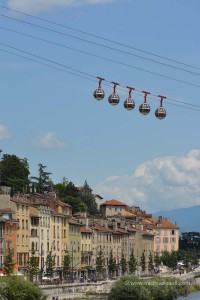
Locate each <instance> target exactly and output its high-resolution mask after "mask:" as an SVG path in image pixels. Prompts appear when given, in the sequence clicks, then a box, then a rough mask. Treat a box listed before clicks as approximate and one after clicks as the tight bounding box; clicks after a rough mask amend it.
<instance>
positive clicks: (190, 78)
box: [0, 0, 200, 213]
mask: <svg viewBox="0 0 200 300" xmlns="http://www.w3.org/2000/svg"><path fill="white" fill-rule="evenodd" d="M0 6H5V7H8V8H10V9H12V10H15V11H20V12H24V13H26V14H29V16H28V15H22V14H19V13H17V12H15V11H11V10H6V9H4V8H2V7H0V15H1V23H0V36H1V39H0V67H1V71H0V86H1V89H0V91H1V106H0V149H1V150H2V151H3V152H2V154H15V155H17V156H19V157H20V158H25V157H26V158H27V159H28V162H29V166H30V173H31V175H32V176H37V174H38V164H39V163H42V164H43V165H45V166H47V168H46V170H47V171H49V172H51V173H52V175H51V178H52V180H53V181H54V182H55V183H58V182H61V181H62V179H63V177H66V178H67V179H68V180H69V181H72V182H73V183H74V184H75V185H78V186H80V185H82V184H84V182H85V180H86V181H87V182H88V184H89V185H90V186H91V188H92V189H93V192H94V193H95V194H99V195H101V196H102V197H103V198H104V200H105V201H106V200H110V199H116V200H119V201H121V202H125V203H126V204H128V205H139V206H140V207H141V208H142V209H145V210H147V211H148V212H152V213H153V212H156V211H160V210H170V209H175V208H179V207H190V206H194V205H198V204H200V133H199V129H198V128H200V102H199V99H200V89H199V88H200V80H199V75H200V51H199V49H200V36H199V35H200V32H199V27H200V19H199V11H200V2H199V0H193V1H192V4H191V1H187V0H177V1H160V0H151V1H149V0H8V1H6V0H3V1H0ZM31 15H33V16H36V17H37V18H38V17H39V18H42V19H45V20H49V21H51V23H48V22H45V21H42V20H41V19H37V18H32V17H31ZM6 16H7V17H6ZM16 19H18V21H17V20H16ZM27 23H29V24H27ZM31 24H35V25H37V26H33V25H31ZM56 24H60V25H61V26H59V25H56ZM38 26H40V27H38ZM44 27H45V28H48V29H50V30H47V29H44ZM22 33H23V34H22ZM30 36H32V37H30ZM33 36H34V37H35V38H33ZM95 36H96V37H95ZM98 37H101V39H99V38H98ZM44 40H45V41H44ZM108 40H112V41H115V43H112V42H109V41H108ZM47 41H50V43H49V42H47ZM116 42H117V43H118V44H117V43H116ZM58 44H59V45H58ZM124 45H126V47H125V46H124ZM8 46H9V47H8ZM11 47H12V48H11ZM17 49H18V50H20V51H18V50H17ZM138 49H139V50H138ZM6 51H7V52H6ZM22 51H25V52H22ZM10 52H12V53H10ZM27 52H28V53H30V54H34V55H36V56H37V57H36V56H32V55H30V54H27ZM13 53H15V54H17V55H14V54H13ZM88 53H90V54H88ZM150 53H153V54H156V55H157V56H155V55H151V54H150ZM19 55H20V56H19ZM22 56H25V57H28V58H30V59H29V60H28V59H25V58H24V57H22ZM41 57H42V58H43V59H41ZM164 58H168V60H167V59H164ZM33 60H37V61H40V62H41V63H42V64H41V63H38V62H35V61H33ZM178 62H181V64H180V63H178ZM45 64H48V65H50V66H51V67H50V66H47V65H45ZM172 66H173V67H172ZM75 70H76V71H75ZM72 73H73V74H72ZM155 73H156V74H155ZM96 76H100V77H103V78H105V79H106V82H102V88H103V90H104V91H105V98H104V99H103V100H102V101H97V100H95V99H94V98H93V92H94V90H95V89H96V88H97V86H98V80H97V79H96ZM112 81H114V82H117V83H119V84H120V86H117V93H118V95H119V96H120V102H119V104H118V105H116V106H111V105H110V104H109V103H108V96H109V95H110V94H111V93H112V91H113V86H112V84H110V82H112ZM126 86H131V87H134V88H135V89H136V91H134V92H133V94H132V97H133V99H134V101H135V108H134V110H132V111H127V110H125V109H124V107H123V102H124V100H125V99H126V98H127V97H128V90H127V89H126ZM141 91H148V92H150V94H151V95H150V96H148V97H147V102H148V103H149V105H150V107H151V112H150V114H149V115H146V116H143V115H141V114H140V113H139V110H138V108H139V106H140V104H141V103H143V101H144V98H143V94H142V93H141ZM157 95H163V96H166V97H167V99H166V100H164V101H163V106H164V108H165V109H166V112H167V117H166V118H165V119H163V120H158V119H157V118H156V117H155V115H154V112H155V110H156V108H157V107H159V105H160V103H159V98H158V97H156V96H157ZM169 99H172V100H173V101H172V100H171V101H170V100H169ZM177 101H180V102H177ZM183 102H185V103H188V104H189V105H186V104H183ZM183 106H184V107H183ZM189 108H191V109H189Z"/></svg>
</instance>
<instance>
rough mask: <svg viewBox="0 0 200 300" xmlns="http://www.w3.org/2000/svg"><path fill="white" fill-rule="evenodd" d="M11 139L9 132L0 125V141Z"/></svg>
mask: <svg viewBox="0 0 200 300" xmlns="http://www.w3.org/2000/svg"><path fill="white" fill-rule="evenodd" d="M10 137H11V132H10V131H9V129H8V128H6V127H5V126H4V125H2V124H0V140H4V139H8V138H10Z"/></svg>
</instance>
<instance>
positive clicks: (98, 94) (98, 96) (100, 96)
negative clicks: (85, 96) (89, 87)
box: [93, 88, 105, 100]
mask: <svg viewBox="0 0 200 300" xmlns="http://www.w3.org/2000/svg"><path fill="white" fill-rule="evenodd" d="M93 96H94V98H95V99H96V100H103V98H104V97H105V93H104V91H103V90H102V88H97V89H96V90H95V91H94V93H93Z"/></svg>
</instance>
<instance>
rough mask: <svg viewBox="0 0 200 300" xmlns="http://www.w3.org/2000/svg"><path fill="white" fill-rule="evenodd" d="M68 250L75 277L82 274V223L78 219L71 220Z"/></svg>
mask: <svg viewBox="0 0 200 300" xmlns="http://www.w3.org/2000/svg"><path fill="white" fill-rule="evenodd" d="M68 251H69V254H70V256H71V261H72V263H71V272H72V273H73V276H74V277H78V278H79V277H80V275H81V224H79V223H78V222H77V221H76V220H74V219H70V220H69V244H68Z"/></svg>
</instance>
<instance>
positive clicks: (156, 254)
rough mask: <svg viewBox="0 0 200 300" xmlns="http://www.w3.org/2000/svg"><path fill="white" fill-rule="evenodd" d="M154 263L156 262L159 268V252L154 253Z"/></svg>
mask: <svg viewBox="0 0 200 300" xmlns="http://www.w3.org/2000/svg"><path fill="white" fill-rule="evenodd" d="M154 264H155V267H156V268H157V269H158V267H159V265H160V257H159V254H158V252H155V253H154Z"/></svg>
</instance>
